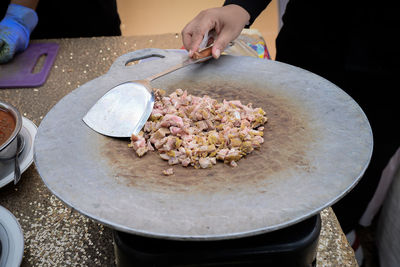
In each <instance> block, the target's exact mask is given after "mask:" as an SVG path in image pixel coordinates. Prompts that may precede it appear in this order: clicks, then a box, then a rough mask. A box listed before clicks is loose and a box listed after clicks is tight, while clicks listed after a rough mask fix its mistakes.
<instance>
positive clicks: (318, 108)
mask: <svg viewBox="0 0 400 267" xmlns="http://www.w3.org/2000/svg"><path fill="white" fill-rule="evenodd" d="M150 54H158V55H163V56H165V57H164V58H162V59H158V60H155V61H149V62H146V63H143V64H139V65H133V66H127V67H126V66H125V63H126V62H128V61H130V60H133V59H138V58H142V57H144V56H146V55H150ZM181 57H182V55H178V54H176V53H173V52H167V51H163V50H156V49H145V50H139V51H136V52H132V53H129V54H126V55H124V56H122V57H120V58H119V59H117V60H116V62H115V63H114V65H113V66H112V67H111V69H110V71H109V72H108V73H107V74H105V75H103V76H101V77H99V78H97V79H95V80H92V81H90V82H88V83H86V84H85V85H83V86H81V87H79V88H77V89H76V90H74V91H73V92H72V93H70V94H69V95H67V96H66V97H64V98H63V99H62V100H61V101H60V102H59V103H58V104H56V105H55V106H54V107H53V109H52V110H51V111H50V112H49V113H48V114H47V115H46V117H45V118H44V119H43V121H42V123H41V125H40V127H39V130H38V134H37V137H36V141H35V164H36V166H37V168H38V171H39V174H40V175H41V177H42V179H43V181H44V182H45V184H46V185H47V187H48V188H49V189H50V190H51V191H52V192H53V193H54V194H55V195H56V196H58V197H59V198H60V199H61V200H62V201H64V202H65V203H66V204H67V205H69V206H71V207H73V208H75V209H76V210H78V211H79V212H81V213H83V214H85V215H87V216H88V217H90V218H92V219H95V220H97V221H99V222H101V223H104V224H106V225H108V226H110V227H113V228H115V229H118V230H122V231H126V232H129V233H134V234H139V235H145V236H152V237H160V238H168V239H180V240H186V239H194V240H214V239H228V238H235V237H242V236H249V235H255V234H259V233H265V232H269V231H273V230H276V229H279V228H282V227H286V226H289V225H291V224H294V223H296V222H298V221H300V220H303V219H305V218H308V217H310V216H312V215H314V214H316V213H318V212H319V211H321V210H322V209H324V208H325V207H327V206H330V205H332V204H333V203H334V202H336V201H337V200H338V199H340V198H341V197H342V196H343V195H344V194H346V193H347V192H348V191H349V190H350V189H351V188H352V187H353V186H354V185H355V184H356V183H357V182H358V180H359V179H360V177H361V176H362V174H363V172H364V170H365V168H366V167H367V165H368V163H369V160H370V156H371V151H372V133H371V129H370V126H369V123H368V120H367V118H366V117H365V115H364V113H363V111H362V110H361V109H360V107H359V106H358V105H357V103H356V102H354V100H352V99H351V98H350V97H349V96H348V95H347V94H346V93H344V92H343V91H342V90H341V89H339V88H338V87H336V86H335V85H333V84H332V83H330V82H328V81H326V80H324V79H322V78H321V77H319V76H316V75H314V74H312V73H310V72H307V71H305V70H302V69H299V68H296V67H293V66H290V65H286V64H283V63H279V62H274V61H269V60H260V59H256V58H250V57H231V56H225V57H222V58H221V59H219V60H218V61H215V60H211V61H209V62H207V63H204V64H202V65H195V66H190V67H187V68H185V69H181V70H179V71H177V72H174V73H172V74H169V75H167V76H164V77H162V78H160V79H158V80H156V81H154V82H153V83H152V85H153V87H156V88H163V89H166V90H167V92H168V93H170V92H172V91H173V90H175V89H176V88H182V89H187V90H188V92H189V93H191V94H195V95H199V96H201V95H204V94H207V95H209V96H210V97H214V98H217V99H218V100H223V99H227V100H233V99H240V100H241V101H242V103H244V104H247V103H249V102H251V103H253V106H254V107H262V108H263V109H264V110H265V111H266V114H267V117H268V122H267V124H266V127H265V131H264V138H265V143H264V144H263V145H262V147H261V149H260V150H257V151H254V152H253V153H251V154H250V155H248V156H246V157H245V158H244V159H242V160H240V161H239V162H238V167H236V168H232V167H229V166H227V165H225V164H223V163H218V164H217V165H216V166H214V167H213V168H211V169H201V170H197V169H194V168H192V167H190V168H185V167H181V166H174V171H175V174H174V175H172V176H164V175H163V174H162V170H164V169H167V168H168V167H169V166H168V164H167V162H165V161H163V160H162V159H161V158H159V156H158V155H157V154H156V153H154V152H151V153H148V154H146V155H145V156H144V157H142V158H138V157H137V156H136V155H135V153H134V151H133V150H132V149H130V148H128V143H129V140H127V139H114V138H109V137H105V136H102V135H100V134H98V133H96V132H94V131H93V130H91V129H90V128H89V127H87V126H86V125H85V123H84V122H83V121H82V117H83V116H84V115H85V114H86V112H87V111H88V110H89V109H90V107H91V106H92V105H93V104H94V103H95V102H96V101H97V99H99V98H100V97H101V96H102V95H103V94H104V93H105V92H107V90H108V89H110V88H112V87H113V86H114V85H116V84H118V83H120V82H124V81H127V80H136V79H142V78H145V77H147V76H150V75H151V74H153V73H156V72H158V71H160V70H162V69H165V68H167V67H168V66H171V65H173V64H176V63H177V62H178V61H179V60H182V58H181Z"/></svg>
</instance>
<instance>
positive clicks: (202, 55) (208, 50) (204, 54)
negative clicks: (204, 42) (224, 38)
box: [193, 45, 212, 60]
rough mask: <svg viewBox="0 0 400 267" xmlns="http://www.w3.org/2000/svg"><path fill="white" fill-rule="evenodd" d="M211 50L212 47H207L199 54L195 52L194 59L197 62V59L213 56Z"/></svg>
mask: <svg viewBox="0 0 400 267" xmlns="http://www.w3.org/2000/svg"><path fill="white" fill-rule="evenodd" d="M211 49H212V45H211V46H209V47H206V48H204V49H202V50H200V51H198V52H194V54H193V59H196V60H197V59H202V58H205V57H209V56H211Z"/></svg>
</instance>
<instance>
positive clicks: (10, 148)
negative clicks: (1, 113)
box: [0, 101, 22, 160]
mask: <svg viewBox="0 0 400 267" xmlns="http://www.w3.org/2000/svg"><path fill="white" fill-rule="evenodd" d="M0 109H2V110H5V111H7V112H9V113H10V114H11V115H12V116H13V117H14V120H15V129H14V131H13V133H12V134H11V136H10V137H9V138H8V139H7V140H6V142H4V143H3V144H1V145H0V160H1V159H9V158H10V157H13V156H14V155H15V153H16V151H17V139H18V138H17V136H18V134H19V132H20V131H21V127H22V117H21V114H20V113H19V111H18V110H17V109H16V108H15V107H14V106H12V105H10V104H8V103H5V102H3V101H0Z"/></svg>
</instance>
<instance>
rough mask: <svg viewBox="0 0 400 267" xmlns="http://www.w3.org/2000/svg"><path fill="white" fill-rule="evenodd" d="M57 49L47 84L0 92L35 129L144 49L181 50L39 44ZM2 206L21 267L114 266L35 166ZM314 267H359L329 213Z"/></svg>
mask: <svg viewBox="0 0 400 267" xmlns="http://www.w3.org/2000/svg"><path fill="white" fill-rule="evenodd" d="M49 41H51V42H57V43H59V44H60V48H59V52H58V56H57V59H56V61H55V63H54V65H53V67H52V70H51V72H50V75H49V77H48V79H47V82H46V83H45V84H44V85H43V86H42V87H39V88H20V89H0V99H1V100H3V101H6V102H8V103H10V104H12V105H14V106H15V107H17V108H18V109H19V111H20V112H21V114H22V115H23V116H25V117H26V118H28V119H30V120H32V121H33V122H34V123H35V124H36V125H39V124H40V122H41V120H42V119H43V117H44V116H45V115H46V113H47V112H48V111H49V110H50V109H51V108H52V107H53V106H54V105H55V104H56V103H57V102H58V101H59V100H60V99H61V98H62V97H63V96H65V95H67V94H68V93H69V92H71V91H72V90H73V89H75V88H77V87H79V86H80V85H82V84H84V83H86V82H88V81H90V80H92V79H95V78H97V77H98V76H101V75H103V74H105V73H106V72H107V70H108V69H109V67H110V66H111V64H112V63H113V61H114V60H115V59H116V58H117V57H119V56H121V55H123V54H125V53H127V52H130V51H133V50H137V49H142V48H149V47H154V48H162V49H167V48H180V47H181V46H182V42H181V39H180V37H179V35H177V34H166V35H156V36H132V37H107V38H82V39H62V40H43V41H34V42H49ZM0 205H2V206H4V207H5V208H7V209H8V210H10V211H11V212H12V213H13V214H14V215H15V216H16V217H17V219H18V220H19V222H20V224H21V227H22V229H23V232H24V239H25V251H24V258H23V262H22V266H114V265H115V263H114V252H113V244H112V236H111V234H112V233H111V230H110V229H108V228H106V227H103V226H102V225H100V224H98V223H96V222H94V221H92V220H91V219H88V218H86V217H84V216H83V215H80V214H79V213H77V212H74V211H72V210H71V209H70V208H68V207H66V206H65V205H64V204H63V203H62V202H61V201H60V200H58V199H57V198H56V197H55V196H54V195H52V194H51V193H50V192H49V191H48V190H47V188H46V187H45V185H44V184H43V182H42V180H41V178H40V176H39V175H38V173H37V171H36V169H35V166H34V164H32V166H31V167H30V168H28V169H27V170H26V171H25V172H24V173H23V175H22V178H21V181H20V182H19V184H17V185H16V186H14V185H13V183H10V184H9V185H7V186H5V187H3V188H0ZM321 218H322V231H321V236H320V241H319V246H318V253H317V266H357V263H356V261H355V257H354V253H353V250H352V249H351V247H350V246H349V244H348V242H347V240H346V237H345V235H344V234H343V232H342V230H341V228H340V225H339V223H338V221H337V219H336V217H335V215H334V213H333V211H332V210H331V209H330V208H328V209H325V210H324V211H322V213H321Z"/></svg>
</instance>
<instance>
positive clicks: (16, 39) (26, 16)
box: [0, 4, 38, 63]
mask: <svg viewBox="0 0 400 267" xmlns="http://www.w3.org/2000/svg"><path fill="white" fill-rule="evenodd" d="M37 23H38V16H37V14H36V12H35V10H33V9H30V8H28V7H24V6H21V5H17V4H10V5H9V6H8V9H7V13H6V15H5V17H4V19H3V20H2V21H1V22H0V63H5V62H8V61H10V60H11V59H12V58H13V56H14V54H15V53H17V52H21V51H24V50H25V49H26V48H27V47H28V44H29V37H30V34H31V32H32V31H33V29H34V28H35V27H36V24H37Z"/></svg>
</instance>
